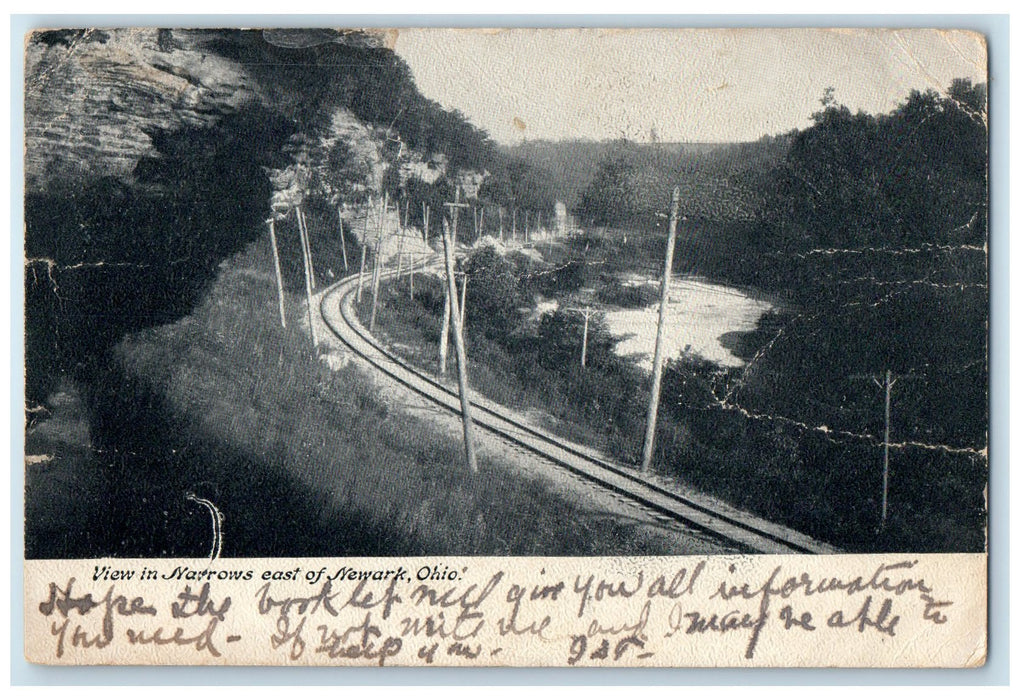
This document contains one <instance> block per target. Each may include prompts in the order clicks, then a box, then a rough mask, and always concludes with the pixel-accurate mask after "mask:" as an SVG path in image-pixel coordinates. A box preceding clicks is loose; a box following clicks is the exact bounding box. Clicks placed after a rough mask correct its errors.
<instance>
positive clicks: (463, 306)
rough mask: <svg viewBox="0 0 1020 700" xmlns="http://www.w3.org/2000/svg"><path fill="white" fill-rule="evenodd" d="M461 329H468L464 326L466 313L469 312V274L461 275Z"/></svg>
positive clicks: (463, 273) (462, 273)
mask: <svg viewBox="0 0 1020 700" xmlns="http://www.w3.org/2000/svg"><path fill="white" fill-rule="evenodd" d="M460 277H461V280H460V327H461V328H467V326H465V325H464V312H465V311H466V310H467V278H468V276H467V273H466V272H461V273H460Z"/></svg>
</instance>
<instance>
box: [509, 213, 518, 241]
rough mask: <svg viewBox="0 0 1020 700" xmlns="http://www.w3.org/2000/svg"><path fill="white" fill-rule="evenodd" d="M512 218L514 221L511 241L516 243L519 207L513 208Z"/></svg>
mask: <svg viewBox="0 0 1020 700" xmlns="http://www.w3.org/2000/svg"><path fill="white" fill-rule="evenodd" d="M510 216H511V219H512V223H511V224H510V240H511V241H516V240H517V207H514V208H513V211H511V212H510Z"/></svg>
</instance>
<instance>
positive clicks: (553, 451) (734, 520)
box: [319, 271, 838, 554]
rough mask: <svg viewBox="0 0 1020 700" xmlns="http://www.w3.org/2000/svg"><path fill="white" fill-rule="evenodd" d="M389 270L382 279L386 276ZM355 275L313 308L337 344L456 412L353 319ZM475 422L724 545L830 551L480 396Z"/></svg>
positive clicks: (453, 403) (454, 401)
mask: <svg viewBox="0 0 1020 700" xmlns="http://www.w3.org/2000/svg"><path fill="white" fill-rule="evenodd" d="M393 274H394V273H393V272H392V271H390V272H387V273H384V276H392V275H393ZM356 290H357V275H352V276H350V277H347V278H345V279H342V280H340V281H339V282H337V283H335V284H334V285H332V286H330V287H328V288H327V289H326V290H325V291H323V292H322V294H321V297H320V301H319V312H320V315H321V317H322V320H323V322H324V323H325V324H326V326H327V327H328V328H329V330H330V331H331V332H332V333H333V335H335V336H336V337H337V338H339V339H340V341H341V342H342V343H343V344H344V345H346V346H347V347H348V348H349V349H350V350H351V351H352V352H353V353H355V354H356V355H357V356H358V357H360V358H361V359H363V360H364V361H366V362H368V363H369V364H370V365H371V366H372V367H374V368H375V369H376V370H377V371H379V372H382V373H383V374H385V375H386V376H387V377H389V378H390V379H392V380H394V381H396V382H398V383H399V384H400V385H402V386H403V387H405V388H407V389H409V390H411V391H413V392H414V393H416V394H418V395H419V396H422V397H424V398H426V399H428V400H429V401H431V402H433V403H435V404H438V405H439V406H441V407H442V408H445V409H446V410H448V411H450V412H452V413H454V414H456V415H460V398H459V396H458V394H457V392H456V391H455V390H452V389H450V388H448V387H446V386H444V385H443V384H441V383H439V382H438V381H436V380H435V379H433V378H432V377H429V376H428V375H426V374H424V373H423V372H421V371H419V370H418V369H416V368H414V367H412V366H411V365H410V364H408V363H407V362H405V361H404V360H403V359H402V358H400V357H398V356H397V355H395V354H394V353H392V352H391V351H390V350H388V349H387V348H385V347H384V346H383V345H382V344H381V343H380V342H379V341H377V340H376V339H375V338H374V337H373V336H372V335H371V334H370V333H369V332H368V330H367V329H366V328H365V327H364V326H363V325H362V324H361V322H360V321H359V320H358V318H357V315H356V314H355V311H354V306H353V301H352V299H353V297H354V294H355V292H356ZM471 406H472V415H473V418H474V422H475V424H476V425H478V426H479V427H481V428H483V429H485V430H487V431H488V432H490V433H493V434H495V435H497V436H499V437H500V438H502V439H503V440H506V441H508V442H509V443H511V444H512V445H514V446H516V447H518V448H520V449H523V450H525V451H527V452H529V453H532V454H535V455H538V456H540V457H542V458H544V459H546V460H548V461H550V462H552V463H554V464H556V465H557V466H559V467H561V468H563V469H566V470H568V471H569V472H571V473H573V474H575V475H577V476H580V477H581V478H582V479H585V480H587V481H590V482H593V483H595V484H597V485H599V486H600V487H602V488H605V489H607V490H609V491H611V492H613V493H615V494H618V495H619V496H622V497H624V498H626V499H629V500H631V501H633V502H636V503H637V504H639V505H641V506H643V507H644V508H646V509H648V510H651V511H653V512H655V513H656V514H658V515H660V516H665V518H668V519H670V520H674V521H678V522H680V523H682V524H684V525H686V526H688V527H692V528H694V529H696V530H700V531H702V532H705V533H708V534H711V535H713V536H715V537H719V538H721V539H723V540H726V541H728V542H731V543H733V544H735V545H737V546H738V547H740V548H741V549H745V550H749V551H753V552H760V553H768V554H831V553H835V552H837V551H838V550H836V549H835V548H833V547H831V546H829V545H827V544H825V543H823V542H819V541H817V540H815V539H813V538H811V537H808V536H807V535H804V534H802V533H800V532H797V531H794V530H791V529H789V528H786V527H784V526H781V525H777V524H775V523H771V522H769V521H766V520H763V519H761V518H758V517H756V516H752V515H750V514H748V513H744V512H740V511H737V510H735V509H732V508H729V507H726V506H724V505H722V504H718V503H715V502H711V501H709V500H708V499H698V498H695V497H688V496H684V495H680V494H678V493H676V492H674V491H672V490H670V489H667V488H665V487H663V486H661V485H659V484H656V483H654V482H652V481H650V480H648V479H644V478H642V477H641V476H640V475H638V474H637V473H635V472H634V470H633V469H630V468H628V467H625V466H623V465H620V464H616V463H613V462H611V461H609V460H607V459H605V458H604V457H603V456H601V455H599V454H597V453H595V452H594V451H593V450H590V449H587V448H585V447H583V446H580V445H575V444H572V443H570V442H568V441H565V440H563V439H561V438H559V437H557V436H555V435H552V434H550V433H548V432H545V431H543V430H540V429H537V428H535V427H533V426H531V425H528V424H527V423H526V422H525V421H523V420H522V419H521V418H520V417H518V416H515V415H513V411H511V410H510V409H507V408H505V407H503V406H499V405H498V404H495V403H493V402H491V401H489V400H487V399H485V398H483V397H480V396H477V395H475V396H472V397H471Z"/></svg>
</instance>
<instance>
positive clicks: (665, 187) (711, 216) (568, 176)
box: [503, 137, 788, 226]
mask: <svg viewBox="0 0 1020 700" xmlns="http://www.w3.org/2000/svg"><path fill="white" fill-rule="evenodd" d="M787 148H788V141H787V139H786V138H785V137H779V138H774V139H762V140H760V141H756V142H753V143H636V142H632V141H627V140H614V141H587V140H573V141H557V142H552V141H525V142H523V143H521V144H518V145H516V146H512V147H507V148H504V149H503V150H504V151H505V152H506V153H507V154H508V156H509V157H511V158H514V159H519V160H521V161H523V162H525V163H527V164H528V165H530V166H532V167H534V168H536V169H540V170H541V171H542V172H544V173H547V174H548V175H549V180H550V183H551V184H550V185H549V187H550V189H551V190H554V191H555V192H556V194H557V196H558V197H559V198H560V199H561V200H562V201H563V202H564V203H565V204H566V205H567V208H568V209H570V210H571V211H573V212H574V213H575V214H577V215H578V216H579V217H580V218H581V220H582V222H587V221H588V220H592V221H593V222H595V221H594V220H595V219H597V218H598V217H596V216H595V213H596V212H594V211H593V203H592V202H591V197H592V194H591V189H592V187H593V184H595V183H596V180H597V179H598V177H599V176H600V174H603V173H604V172H605V170H606V169H607V167H609V166H612V167H613V168H615V171H617V172H619V171H627V172H628V173H629V179H630V180H631V182H630V183H629V187H630V188H631V190H632V192H631V197H632V199H633V200H634V201H633V203H632V204H633V210H632V211H629V212H623V213H622V215H621V216H619V217H618V218H616V219H615V220H613V221H611V222H610V221H607V222H602V223H613V224H620V225H630V226H645V225H648V224H650V223H651V224H652V225H654V223H653V222H652V219H653V218H654V212H655V211H659V210H662V209H663V208H664V207H665V204H664V202H668V201H669V191H670V190H671V189H672V186H673V185H679V186H680V188H681V200H682V202H683V206H684V207H685V208H686V211H687V212H689V214H690V215H692V216H695V217H698V218H703V219H708V220H713V221H733V220H749V219H752V218H754V217H755V216H756V215H757V214H758V213H759V212H760V210H761V207H762V203H761V202H762V200H761V195H762V187H761V181H762V179H763V178H764V177H765V176H766V175H767V173H768V171H769V169H771V168H772V167H774V166H775V165H776V164H777V163H778V162H779V161H780V160H781V159H782V158H783V157H784V155H785V154H786V149H787ZM586 193H589V194H588V199H587V200H586V198H585V195H586ZM649 214H651V216H649ZM595 223H598V222H595Z"/></svg>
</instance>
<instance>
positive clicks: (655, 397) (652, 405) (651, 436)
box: [641, 187, 680, 472]
mask: <svg viewBox="0 0 1020 700" xmlns="http://www.w3.org/2000/svg"><path fill="white" fill-rule="evenodd" d="M679 213H680V188H679V187H674V188H673V201H672V203H671V204H670V208H669V237H668V238H667V239H666V265H665V268H664V269H663V272H662V296H661V298H660V300H659V327H658V330H657V331H656V333H655V357H654V359H653V360H652V395H651V397H650V400H649V402H648V422H647V424H646V426H645V446H644V451H643V453H642V455H641V471H643V472H647V471H648V469H649V468H650V467H651V465H652V456H653V454H654V450H655V423H656V420H657V419H658V414H659V392H660V390H661V389H662V343H663V336H664V335H665V330H666V304H667V302H668V301H669V282H670V277H671V276H672V274H673V249H674V248H675V247H676V223H677V217H678V216H679Z"/></svg>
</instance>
